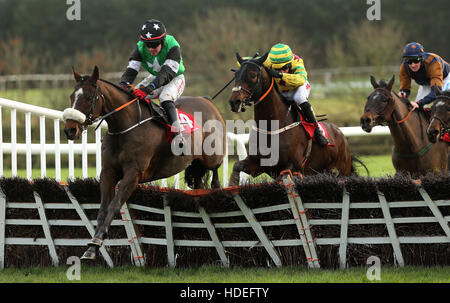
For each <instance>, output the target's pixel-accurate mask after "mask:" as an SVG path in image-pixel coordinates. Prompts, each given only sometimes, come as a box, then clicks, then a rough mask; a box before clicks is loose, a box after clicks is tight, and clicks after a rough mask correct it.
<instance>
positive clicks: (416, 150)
mask: <svg viewBox="0 0 450 303" xmlns="http://www.w3.org/2000/svg"><path fill="white" fill-rule="evenodd" d="M370 81H371V83H372V86H373V88H374V89H375V90H374V91H373V92H372V93H371V94H370V95H369V97H368V98H367V102H366V104H365V106H364V113H363V115H362V116H361V119H360V122H361V128H362V129H363V130H364V131H366V132H368V133H369V132H371V130H372V128H373V127H374V126H375V125H382V124H383V123H387V125H388V127H389V130H390V131H391V136H392V140H393V142H394V146H393V148H392V163H393V165H394V168H395V170H396V172H397V173H410V174H411V176H412V177H414V178H417V177H419V176H420V175H424V174H426V173H428V172H435V173H441V172H446V171H447V167H448V164H447V161H448V160H447V154H448V152H447V146H446V144H445V143H443V142H437V143H433V142H430V140H429V139H428V136H427V134H426V129H427V127H428V125H429V122H428V119H427V118H426V116H425V113H424V112H423V111H418V110H417V111H414V112H413V111H411V110H410V105H409V102H408V100H406V99H403V98H400V97H399V96H398V95H397V94H396V93H394V92H392V86H393V84H394V76H393V77H392V79H391V80H390V81H389V83H386V82H385V81H383V80H381V81H380V82H379V83H377V82H376V80H375V78H374V77H373V76H370Z"/></svg>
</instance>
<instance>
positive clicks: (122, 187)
mask: <svg viewBox="0 0 450 303" xmlns="http://www.w3.org/2000/svg"><path fill="white" fill-rule="evenodd" d="M138 183H139V175H138V173H137V171H136V170H131V171H130V170H129V171H127V172H126V174H125V175H124V176H123V178H122V180H120V183H119V187H118V190H117V193H116V194H115V195H114V198H113V199H112V201H111V202H110V203H109V205H107V204H105V207H106V205H107V212H106V216H104V217H101V220H102V221H103V222H98V223H99V224H98V225H97V228H96V230H95V235H94V238H93V239H92V241H91V242H90V243H89V244H88V245H89V248H88V250H87V251H86V252H85V253H84V255H83V257H82V259H90V260H94V259H95V257H96V255H97V250H98V249H99V248H100V247H101V246H102V244H103V239H104V237H105V235H106V233H107V232H108V228H109V226H110V225H111V222H112V220H113V219H114V216H116V215H117V214H119V212H120V208H121V207H122V205H123V204H124V203H125V202H126V201H127V200H128V198H130V196H131V194H132V193H133V192H134V190H135V189H136V186H137V185H138ZM102 202H103V201H102ZM99 216H100V214H99ZM102 216H103V214H102ZM100 223H101V224H100Z"/></svg>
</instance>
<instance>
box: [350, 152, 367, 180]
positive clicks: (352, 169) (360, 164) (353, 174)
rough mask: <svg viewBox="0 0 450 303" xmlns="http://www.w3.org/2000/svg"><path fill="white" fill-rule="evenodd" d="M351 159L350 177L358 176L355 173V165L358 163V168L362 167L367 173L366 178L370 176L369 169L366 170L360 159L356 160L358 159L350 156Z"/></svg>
mask: <svg viewBox="0 0 450 303" xmlns="http://www.w3.org/2000/svg"><path fill="white" fill-rule="evenodd" d="M351 159H352V168H351V171H350V174H351V175H352V176H357V175H358V173H357V171H356V165H355V164H356V163H358V164H359V166H362V167H364V169H365V170H366V172H367V176H370V173H369V169H368V168H367V166H366V165H365V164H364V162H363V161H361V160H360V159H358V157H356V156H354V155H351Z"/></svg>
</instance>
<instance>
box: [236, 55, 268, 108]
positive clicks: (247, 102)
mask: <svg viewBox="0 0 450 303" xmlns="http://www.w3.org/2000/svg"><path fill="white" fill-rule="evenodd" d="M246 64H247V65H253V66H256V67H257V71H258V74H257V76H256V83H255V85H253V87H252V88H251V90H248V89H246V88H245V87H242V86H235V87H233V88H232V89H231V91H232V92H239V95H240V96H241V100H242V104H241V110H242V111H245V106H251V105H254V106H256V105H258V104H259V103H261V102H262V101H263V100H264V99H265V98H266V97H267V95H268V94H269V92H270V91H271V90H272V88H273V84H274V80H273V78H272V81H271V84H270V86H269V88H268V89H267V91H266V92H265V93H264V94H263V93H262V92H261V90H262V81H261V66H259V65H258V64H256V63H255V62H252V61H245V62H243V63H242V64H241V69H242V68H243V67H244V65H246ZM237 72H238V71H236V73H237ZM242 91H244V92H245V93H246V94H247V97H244V98H243V94H242ZM258 94H259V97H257V96H255V95H258ZM252 102H253V104H252Z"/></svg>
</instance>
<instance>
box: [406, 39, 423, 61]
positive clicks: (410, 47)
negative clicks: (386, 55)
mask: <svg viewBox="0 0 450 303" xmlns="http://www.w3.org/2000/svg"><path fill="white" fill-rule="evenodd" d="M424 53H425V52H424V50H423V46H422V44H420V43H417V42H411V43H408V44H406V46H405V47H404V48H403V58H419V59H422V58H423V55H424Z"/></svg>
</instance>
